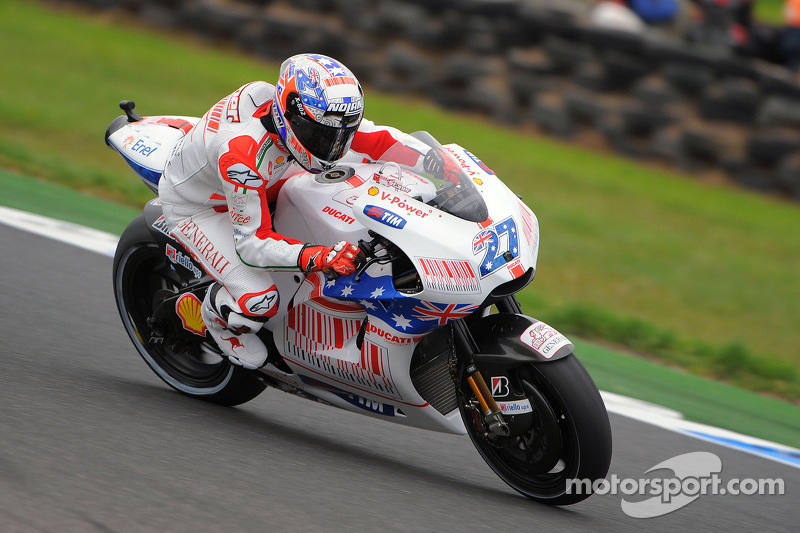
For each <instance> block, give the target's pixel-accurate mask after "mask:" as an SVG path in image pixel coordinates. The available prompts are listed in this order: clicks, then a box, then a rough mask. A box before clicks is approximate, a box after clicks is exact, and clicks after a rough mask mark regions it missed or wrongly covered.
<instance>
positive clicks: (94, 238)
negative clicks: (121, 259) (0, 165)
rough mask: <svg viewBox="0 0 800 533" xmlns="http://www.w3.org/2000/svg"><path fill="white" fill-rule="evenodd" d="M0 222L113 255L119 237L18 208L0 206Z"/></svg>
mask: <svg viewBox="0 0 800 533" xmlns="http://www.w3.org/2000/svg"><path fill="white" fill-rule="evenodd" d="M0 222H2V223H3V224H6V225H8V226H12V227H14V228H17V229H21V230H24V231H28V232H30V233H35V234H37V235H42V236H44V237H50V238H51V239H55V240H57V241H61V242H65V243H67V244H72V245H73V246H78V247H80V248H84V249H86V250H90V251H92V252H97V253H99V254H102V255H107V256H109V257H114V251H115V250H116V249H117V241H118V240H119V237H117V236H116V235H112V234H111V233H106V232H104V231H99V230H96V229H92V228H87V227H85V226H80V225H78V224H72V223H71V222H63V221H61V220H55V219H53V218H48V217H44V216H41V215H34V214H33V213H28V212H26V211H20V210H19V209H12V208H10V207H3V206H0Z"/></svg>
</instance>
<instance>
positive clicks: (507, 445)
mask: <svg viewBox="0 0 800 533" xmlns="http://www.w3.org/2000/svg"><path fill="white" fill-rule="evenodd" d="M505 372H506V374H507V375H508V376H509V378H510V379H512V380H518V383H522V384H523V388H524V390H525V391H526V393H527V397H528V399H529V400H530V402H531V405H532V406H534V416H533V417H532V418H533V423H532V425H531V427H530V428H529V429H528V430H527V432H523V433H521V434H520V435H519V436H517V437H512V438H509V439H506V440H505V441H504V442H492V441H490V440H489V438H487V437H486V436H485V431H484V430H483V428H482V427H481V425H482V422H481V416H480V415H478V414H477V412H476V410H475V409H474V408H473V407H472V403H471V400H472V398H473V397H472V395H471V393H470V394H461V395H459V410H460V411H461V416H462V419H463V420H464V425H465V426H466V428H467V433H468V434H469V436H470V439H472V442H473V444H474V445H475V447H476V448H477V449H478V452H479V453H480V454H481V456H482V457H483V459H484V460H485V461H486V463H487V464H488V465H489V466H490V467H491V468H492V470H494V472H495V473H496V474H497V475H498V476H500V478H501V479H502V480H503V481H505V482H506V483H507V484H508V485H509V486H510V487H512V488H513V489H514V490H516V491H518V492H519V493H521V494H523V495H525V496H527V497H528V498H531V499H532V500H535V501H538V502H541V503H546V504H549V505H570V504H573V503H577V502H579V501H582V500H584V499H586V498H588V497H589V496H590V495H591V491H590V490H586V483H578V484H577V485H576V487H578V488H575V489H573V490H572V491H570V492H572V493H568V490H567V486H568V483H570V481H571V480H574V481H580V480H590V481H592V482H594V481H595V480H598V479H603V478H605V475H606V474H607V473H608V468H609V465H610V464H611V426H610V424H609V420H608V413H607V411H606V408H605V404H604V403H603V399H602V398H601V397H600V393H599V392H598V390H597V386H596V385H595V384H594V381H592V378H591V377H590V376H589V374H588V372H586V369H585V368H584V367H583V365H582V364H581V363H580V361H578V359H577V358H576V357H575V355H573V354H570V355H569V356H567V357H565V358H563V359H558V360H555V361H549V362H546V363H531V364H527V365H525V366H521V367H515V368H512V369H507V370H506V371H505Z"/></svg>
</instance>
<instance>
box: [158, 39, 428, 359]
mask: <svg viewBox="0 0 800 533" xmlns="http://www.w3.org/2000/svg"><path fill="white" fill-rule="evenodd" d="M363 113H364V94H363V91H362V89H361V85H360V84H359V82H358V80H356V77H355V76H354V75H353V73H352V72H351V71H350V70H349V69H348V68H347V67H345V66H344V65H342V64H341V63H340V62H338V61H336V60H335V59H332V58H330V57H327V56H323V55H317V54H301V55H296V56H293V57H290V58H289V59H287V60H286V61H284V62H283V64H282V65H281V69H280V74H279V77H278V83H277V86H273V85H271V84H268V83H265V82H263V81H256V82H252V83H248V84H246V85H244V86H242V87H240V88H239V89H237V90H236V91H234V92H233V93H232V94H230V95H228V96H226V97H224V98H223V99H222V100H220V101H219V102H218V103H217V104H216V105H215V106H214V107H212V108H211V109H210V110H209V111H208V112H207V113H206V114H205V115H204V116H203V118H201V119H200V121H199V122H198V123H197V125H195V127H194V128H193V129H192V130H191V131H190V132H189V133H188V134H187V135H186V136H185V137H184V138H183V139H182V141H181V142H180V143H179V144H178V145H177V146H176V147H175V149H174V150H173V152H172V154H171V156H170V159H169V161H168V163H167V167H166V170H165V171H164V176H163V178H162V179H161V182H160V185H159V196H160V199H161V203H162V208H163V212H164V218H165V220H166V222H167V224H168V227H169V228H170V230H171V234H172V235H173V236H174V237H175V238H176V239H178V240H179V241H180V242H181V243H182V244H183V245H184V246H185V247H186V249H187V250H189V251H190V252H191V254H192V255H193V256H194V258H195V259H196V260H198V261H199V262H200V263H201V264H202V265H203V267H204V268H205V270H206V271H207V272H208V273H209V274H210V275H211V276H212V277H213V278H214V279H215V280H216V283H214V284H212V286H211V287H210V288H209V290H208V292H207V294H206V297H205V300H204V301H203V305H202V311H201V313H202V317H203V321H204V322H205V324H206V326H207V328H208V331H209V332H210V333H211V336H212V337H213V338H214V340H215V341H216V342H217V344H218V345H219V347H220V349H221V350H222V351H223V352H224V354H225V355H226V356H227V357H228V359H229V360H230V361H231V362H232V363H234V364H237V365H241V366H244V367H246V368H249V369H256V368H260V367H261V366H263V364H264V362H265V361H266V357H267V350H266V348H265V346H264V343H263V342H262V341H261V340H260V339H259V338H258V336H257V335H256V332H257V331H258V330H259V329H260V328H261V327H262V326H263V324H264V323H265V322H266V321H267V320H268V319H269V318H270V317H272V316H275V314H276V313H277V312H278V302H279V295H278V291H277V287H276V286H275V284H274V283H273V280H272V277H271V275H270V273H269V272H270V271H276V270H292V269H299V270H301V271H303V272H306V273H310V272H317V271H322V272H324V273H330V272H335V273H337V274H339V275H345V276H346V275H349V274H352V273H353V272H355V270H356V269H357V268H358V266H359V265H360V264H361V263H362V261H363V260H364V255H363V253H362V252H361V251H360V250H359V248H358V247H357V246H355V245H354V244H351V243H348V242H345V241H341V242H339V243H337V244H334V245H332V246H326V245H321V244H312V243H304V242H301V241H299V240H296V239H292V238H291V237H289V236H285V235H281V234H280V233H278V232H276V231H275V229H274V228H273V226H272V218H271V209H272V206H274V203H275V201H276V199H277V196H278V191H279V190H280V188H281V186H282V185H283V184H284V183H285V181H286V179H288V178H289V177H291V176H292V175H294V174H297V173H298V172H302V170H303V169H304V170H306V171H309V172H314V173H320V172H324V171H325V170H327V169H329V168H331V167H332V166H333V165H334V164H336V163H337V162H338V161H340V160H341V159H342V158H343V157H344V156H345V155H346V154H347V160H352V161H359V162H360V161H364V160H371V161H379V160H380V159H381V156H382V155H384V154H385V153H386V152H387V150H389V149H390V148H391V147H392V146H395V145H397V143H399V142H400V138H401V137H402V136H403V133H402V132H400V131H399V130H397V129H395V128H390V127H381V126H376V125H375V124H374V123H372V122H371V121H368V120H363V121H362V117H363ZM395 151H396V150H395ZM403 153H404V154H405V155H404V156H403V158H404V159H406V158H407V159H406V160H405V161H396V162H398V163H406V164H409V165H421V166H423V167H425V168H427V170H429V171H432V172H436V173H441V172H442V170H443V169H442V168H440V167H441V165H442V160H441V158H440V157H439V158H437V157H431V156H429V157H426V158H423V157H422V151H419V149H417V150H414V149H412V148H408V149H406V150H403ZM421 160H423V161H424V163H420V161H421Z"/></svg>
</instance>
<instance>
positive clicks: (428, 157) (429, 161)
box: [422, 148, 461, 184]
mask: <svg viewBox="0 0 800 533" xmlns="http://www.w3.org/2000/svg"><path fill="white" fill-rule="evenodd" d="M422 168H423V169H425V172H430V173H431V174H433V176H434V177H435V178H438V179H440V180H441V179H444V180H447V181H452V182H453V183H456V184H458V176H459V174H460V173H461V169H459V168H458V167H457V166H456V164H455V163H454V162H453V160H452V159H451V158H449V157H445V156H444V155H443V154H442V152H441V151H440V150H439V149H437V148H431V149H430V150H428V153H427V154H425V159H423V160H422Z"/></svg>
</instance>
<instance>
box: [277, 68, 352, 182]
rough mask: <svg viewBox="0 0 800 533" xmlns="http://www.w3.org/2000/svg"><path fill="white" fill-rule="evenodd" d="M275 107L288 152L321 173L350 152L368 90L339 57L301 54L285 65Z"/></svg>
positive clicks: (302, 164) (303, 164) (279, 80)
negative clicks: (365, 91) (336, 58)
mask: <svg viewBox="0 0 800 533" xmlns="http://www.w3.org/2000/svg"><path fill="white" fill-rule="evenodd" d="M272 109H273V111H272V118H273V120H274V121H275V127H276V129H277V130H278V134H279V135H280V137H281V139H282V140H283V142H284V144H285V145H286V148H287V149H288V150H289V151H290V152H291V154H292V155H293V156H294V158H295V159H297V162H298V163H300V165H301V166H302V167H303V168H305V169H306V170H308V171H310V172H315V173H319V172H323V171H325V170H327V169H329V168H331V167H332V166H334V165H335V164H336V162H337V161H339V159H341V158H342V156H344V154H345V153H346V152H347V150H348V149H349V148H350V143H352V142H353V137H354V136H355V133H356V129H358V125H359V124H360V123H361V118H362V117H363V116H364V92H363V91H362V90H361V85H360V84H359V83H358V80H357V79H356V77H355V76H354V75H353V73H352V72H351V71H350V69H348V68H347V67H345V66H344V65H342V64H341V63H339V62H338V61H336V60H335V59H332V58H330V57H328V56H323V55H319V54H300V55H296V56H292V57H290V58H289V59H287V60H286V61H284V62H283V64H282V65H281V71H280V75H279V77H278V83H277V85H276V90H275V105H274V106H272Z"/></svg>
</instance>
